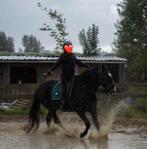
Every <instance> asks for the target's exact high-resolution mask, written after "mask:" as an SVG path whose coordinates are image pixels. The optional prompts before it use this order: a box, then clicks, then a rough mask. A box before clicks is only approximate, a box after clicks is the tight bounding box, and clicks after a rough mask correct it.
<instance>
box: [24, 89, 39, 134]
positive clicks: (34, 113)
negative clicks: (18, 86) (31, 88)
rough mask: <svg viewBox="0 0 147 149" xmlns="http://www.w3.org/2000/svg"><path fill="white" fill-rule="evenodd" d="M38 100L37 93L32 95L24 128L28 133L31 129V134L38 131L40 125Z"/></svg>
mask: <svg viewBox="0 0 147 149" xmlns="http://www.w3.org/2000/svg"><path fill="white" fill-rule="evenodd" d="M40 116H41V115H40V100H39V98H38V97H37V92H36V93H35V94H34V98H33V102H32V105H31V108H30V111H29V121H28V124H27V125H26V127H25V131H26V132H27V133H29V132H30V131H31V130H32V129H33V132H35V131H36V130H38V128H39V124H40Z"/></svg>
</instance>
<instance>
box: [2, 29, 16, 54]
mask: <svg viewBox="0 0 147 149" xmlns="http://www.w3.org/2000/svg"><path fill="white" fill-rule="evenodd" d="M14 51H15V50H14V39H13V38H12V37H7V36H6V34H5V33H4V32H0V52H14Z"/></svg>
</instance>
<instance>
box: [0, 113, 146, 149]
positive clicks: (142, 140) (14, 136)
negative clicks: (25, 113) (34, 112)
mask: <svg viewBox="0 0 147 149" xmlns="http://www.w3.org/2000/svg"><path fill="white" fill-rule="evenodd" d="M63 118H64V119H63ZM60 119H61V121H62V123H63V125H64V127H65V129H62V128H60V127H59V126H57V125H55V124H54V123H53V124H52V125H51V127H50V128H48V129H47V127H46V124H45V123H42V124H41V126H40V129H39V131H38V132H36V133H34V134H26V133H25V132H24V131H23V127H24V124H25V121H21V122H20V121H19V122H16V120H15V122H14V121H9V122H0V149H147V125H136V124H135V123H134V124H133V123H131V124H130V125H126V124H128V121H127V120H126V124H125V125H120V124H113V125H111V126H110V124H109V122H108V123H107V124H108V125H105V126H104V125H103V126H102V129H101V130H100V132H97V130H96V129H95V128H94V126H93V124H92V128H91V129H90V131H89V134H88V135H87V136H86V137H85V138H84V139H80V137H79V134H80V132H81V131H82V130H83V129H84V128H85V126H84V124H83V122H82V121H81V120H80V119H79V118H78V116H76V114H74V113H68V114H67V113H64V114H61V115H60ZM123 123H124V122H123ZM110 127H111V128H110Z"/></svg>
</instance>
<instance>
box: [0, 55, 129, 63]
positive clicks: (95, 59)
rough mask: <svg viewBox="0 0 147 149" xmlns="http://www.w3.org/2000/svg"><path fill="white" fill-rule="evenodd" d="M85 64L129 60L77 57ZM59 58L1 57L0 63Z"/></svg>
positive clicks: (47, 60)
mask: <svg viewBox="0 0 147 149" xmlns="http://www.w3.org/2000/svg"><path fill="white" fill-rule="evenodd" d="M77 58H78V59H80V60H81V61H85V62H118V63H119V62H121V63H125V62H126V61H127V60H126V59H124V58H120V57H116V56H99V57H77ZM57 59H58V57H47V56H0V62H54V61H56V60H57Z"/></svg>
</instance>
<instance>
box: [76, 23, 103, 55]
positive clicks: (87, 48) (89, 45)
mask: <svg viewBox="0 0 147 149" xmlns="http://www.w3.org/2000/svg"><path fill="white" fill-rule="evenodd" d="M98 34H99V29H98V26H96V25H94V24H92V27H89V28H88V30H87V32H86V31H85V29H82V30H81V31H80V32H79V41H80V44H81V46H82V48H83V55H84V56H98V55H99V53H100V50H101V48H100V45H99V38H98Z"/></svg>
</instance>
